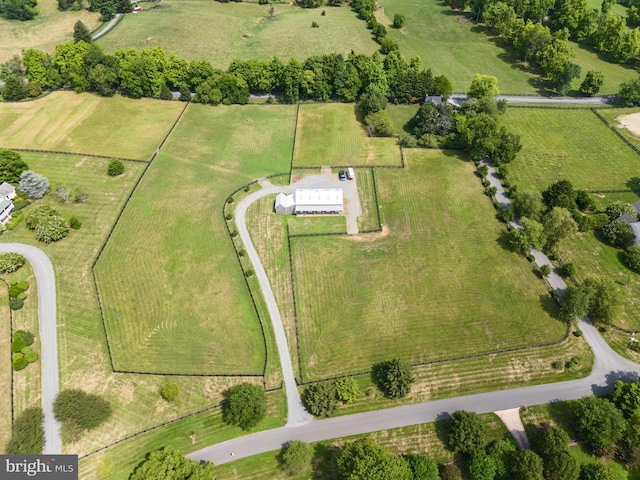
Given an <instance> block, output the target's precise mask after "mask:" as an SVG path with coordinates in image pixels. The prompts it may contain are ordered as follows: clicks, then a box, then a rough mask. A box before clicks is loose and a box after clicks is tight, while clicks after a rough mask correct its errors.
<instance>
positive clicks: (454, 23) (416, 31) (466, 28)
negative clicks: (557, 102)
mask: <svg viewBox="0 0 640 480" xmlns="http://www.w3.org/2000/svg"><path fill="white" fill-rule="evenodd" d="M380 4H381V5H382V7H383V9H382V10H379V11H378V12H377V13H376V16H377V17H378V21H379V22H381V23H383V24H384V25H385V26H387V28H388V29H389V36H390V37H391V38H393V39H394V40H396V41H397V42H398V44H399V45H400V51H401V52H402V53H403V55H404V56H405V57H407V58H411V57H413V56H416V55H418V56H420V57H422V59H423V60H424V63H425V65H426V66H428V67H431V68H432V69H433V71H434V73H436V74H438V75H440V74H444V75H446V76H447V77H448V78H449V80H451V82H452V84H453V90H454V92H466V91H467V90H468V88H469V85H470V84H471V80H472V79H473V75H474V74H475V73H483V74H490V75H495V76H497V77H498V85H499V87H500V92H501V93H504V94H517V93H519V94H539V93H544V94H547V93H548V91H547V90H546V89H545V87H544V84H543V82H541V79H539V78H538V77H537V76H536V75H534V74H532V73H530V72H529V71H527V70H526V69H525V68H524V67H523V66H522V65H521V64H519V63H517V61H516V58H515V55H514V53H513V50H512V48H511V47H509V46H508V45H507V44H506V43H505V42H503V41H502V40H500V39H499V38H497V37H494V36H493V35H491V34H490V33H489V32H488V30H486V29H485V27H483V26H482V25H477V24H475V23H474V22H469V20H468V19H467V16H468V15H470V12H465V13H461V12H454V11H453V10H451V8H450V7H449V6H448V5H445V4H444V3H443V2H439V1H437V0H427V1H425V2H417V1H415V0H382V1H381V2H380ZM395 13H402V14H404V15H405V16H406V18H407V21H406V25H405V27H404V28H402V29H399V30H396V29H392V28H391V29H390V28H389V26H390V25H391V23H392V21H391V19H393V15H394V14H395ZM573 47H574V50H575V51H576V59H575V61H576V63H578V64H579V65H580V66H581V67H582V78H584V75H585V74H586V72H587V71H588V70H600V71H602V72H603V73H604V75H605V78H606V81H605V85H604V86H603V88H602V90H601V92H600V93H602V94H612V93H615V92H616V91H617V90H618V85H619V84H620V83H621V82H623V81H627V80H631V79H634V78H635V77H636V73H635V70H634V69H632V68H629V67H627V66H622V65H617V64H613V63H608V62H606V61H603V60H601V59H600V58H599V57H598V55H597V54H595V53H592V52H590V51H588V50H586V49H583V48H581V47H579V46H578V45H577V44H573ZM581 81H582V80H579V81H576V82H574V88H577V87H578V86H579V85H580V82H581Z"/></svg>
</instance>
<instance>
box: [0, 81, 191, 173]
mask: <svg viewBox="0 0 640 480" xmlns="http://www.w3.org/2000/svg"><path fill="white" fill-rule="evenodd" d="M183 108H184V103H181V102H165V101H161V100H152V99H148V98H145V99H139V100H131V99H128V98H125V97H121V96H120V95H116V96H114V97H111V98H104V97H99V96H98V95H92V94H88V93H85V94H80V95H79V94H76V93H73V92H63V91H58V92H53V93H51V94H49V95H47V96H45V97H43V98H40V99H38V100H35V101H32V102H23V103H0V145H2V146H3V147H4V148H34V149H39V150H57V151H63V152H75V153H92V154H99V155H105V156H116V157H123V158H134V159H142V160H148V159H149V157H151V154H152V153H153V152H154V150H155V149H156V148H157V147H158V145H159V144H160V142H161V141H162V139H163V138H164V136H165V135H166V134H167V133H168V132H169V129H170V128H171V125H173V122H175V120H176V119H177V118H178V115H180V112H181V111H182V109H183Z"/></svg>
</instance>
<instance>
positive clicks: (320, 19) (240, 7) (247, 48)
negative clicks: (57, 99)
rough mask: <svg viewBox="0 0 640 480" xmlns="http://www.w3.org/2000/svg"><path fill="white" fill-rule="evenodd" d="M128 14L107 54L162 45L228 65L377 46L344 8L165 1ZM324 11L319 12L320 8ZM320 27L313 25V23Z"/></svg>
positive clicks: (107, 43)
mask: <svg viewBox="0 0 640 480" xmlns="http://www.w3.org/2000/svg"><path fill="white" fill-rule="evenodd" d="M148 5H149V4H145V3H142V4H141V5H140V6H141V7H143V9H144V10H143V11H142V12H140V13H139V14H137V15H128V16H126V17H125V18H124V19H123V20H122V22H121V23H120V24H119V25H118V26H117V27H116V28H115V29H114V30H113V31H112V32H110V33H109V34H108V35H105V36H104V37H102V38H100V40H98V43H99V44H100V45H102V46H103V47H104V48H105V50H106V51H107V52H112V51H114V50H115V49H117V48H130V47H136V48H145V47H154V46H158V45H160V46H162V47H164V48H165V49H166V50H167V51H168V52H171V53H175V54H176V55H180V56H182V57H184V58H187V59H190V60H209V61H210V62H212V63H213V65H214V66H215V67H217V68H222V69H226V68H228V67H229V65H230V64H231V61H232V60H234V59H239V60H249V59H251V58H257V59H260V60H270V59H272V58H273V57H278V58H280V59H281V60H282V61H284V62H286V61H288V60H289V59H290V58H292V57H293V58H297V59H299V60H304V59H305V58H307V57H310V56H313V55H323V54H328V53H342V54H344V55H348V54H349V52H351V50H353V51H355V52H356V53H367V54H370V53H373V52H375V51H376V50H378V48H379V46H378V45H377V44H376V43H375V42H374V41H373V40H372V38H371V33H370V31H369V30H367V29H366V26H365V23H364V22H363V21H362V20H358V19H357V17H356V14H355V13H354V12H353V11H352V10H351V9H350V8H349V7H348V6H343V7H341V8H335V7H324V8H310V9H304V8H300V7H297V6H294V5H289V4H286V3H282V4H278V3H276V4H274V8H275V12H274V16H273V17H271V15H270V14H269V5H258V4H256V3H235V2H231V3H219V2H210V1H205V0H163V2H162V3H161V5H160V8H156V9H149V7H148ZM323 9H324V10H325V11H326V15H325V16H321V11H322V10H323ZM313 21H315V22H317V23H318V24H319V25H320V27H319V28H312V27H311V22H313Z"/></svg>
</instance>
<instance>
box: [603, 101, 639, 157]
mask: <svg viewBox="0 0 640 480" xmlns="http://www.w3.org/2000/svg"><path fill="white" fill-rule="evenodd" d="M598 112H599V113H600V115H602V116H603V117H604V118H605V119H606V120H607V122H608V123H609V125H611V126H613V127H615V128H616V129H617V130H618V132H620V133H621V134H622V135H624V137H625V138H626V139H627V140H629V141H630V142H631V143H632V144H634V145H635V146H636V147H639V148H640V137H639V136H638V135H636V134H635V133H633V132H631V131H630V130H629V129H628V128H625V127H624V126H623V125H622V119H621V117H625V116H627V115H633V114H637V113H639V112H640V109H638V108H606V109H602V110H599V111H598Z"/></svg>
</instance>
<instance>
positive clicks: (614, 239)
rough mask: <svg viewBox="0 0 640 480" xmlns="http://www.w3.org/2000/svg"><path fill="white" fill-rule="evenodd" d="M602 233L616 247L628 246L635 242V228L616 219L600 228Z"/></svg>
mask: <svg viewBox="0 0 640 480" xmlns="http://www.w3.org/2000/svg"><path fill="white" fill-rule="evenodd" d="M600 231H601V232H602V235H603V236H604V237H605V238H606V239H607V240H608V241H609V243H611V245H613V246H614V247H619V248H626V247H628V246H629V245H631V244H632V243H633V239H634V234H633V230H632V229H631V227H630V226H629V224H628V223H626V222H623V221H621V220H614V221H613V222H611V223H609V224H608V225H605V226H604V227H602V228H601V229H600Z"/></svg>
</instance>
